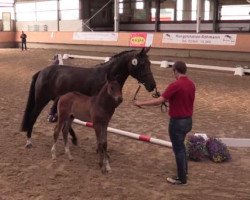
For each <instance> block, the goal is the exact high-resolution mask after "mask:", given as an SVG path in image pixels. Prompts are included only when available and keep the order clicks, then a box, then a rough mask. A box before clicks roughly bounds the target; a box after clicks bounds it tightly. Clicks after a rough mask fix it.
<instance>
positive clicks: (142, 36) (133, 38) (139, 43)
mask: <svg viewBox="0 0 250 200" xmlns="http://www.w3.org/2000/svg"><path fill="white" fill-rule="evenodd" d="M146 41H147V33H131V34H130V43H129V46H133V47H145V45H146Z"/></svg>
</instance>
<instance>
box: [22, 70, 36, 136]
mask: <svg viewBox="0 0 250 200" xmlns="http://www.w3.org/2000/svg"><path fill="white" fill-rule="evenodd" d="M39 73H40V71H39V72H37V73H36V74H34V75H33V77H32V82H31V85H30V90H29V97H28V101H27V104H26V109H25V112H24V116H23V121H22V125H21V131H28V130H29V129H30V128H31V127H30V126H32V125H31V124H30V117H31V114H32V110H33V108H34V106H35V84H36V80H37V77H38V75H39Z"/></svg>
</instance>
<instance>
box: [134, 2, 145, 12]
mask: <svg viewBox="0 0 250 200" xmlns="http://www.w3.org/2000/svg"><path fill="white" fill-rule="evenodd" d="M135 8H136V9H137V10H142V9H143V8H144V2H143V0H137V2H136V3H135Z"/></svg>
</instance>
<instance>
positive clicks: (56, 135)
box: [51, 123, 63, 160]
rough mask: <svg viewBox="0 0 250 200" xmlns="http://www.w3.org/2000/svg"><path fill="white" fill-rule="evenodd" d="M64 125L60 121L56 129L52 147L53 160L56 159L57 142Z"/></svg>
mask: <svg viewBox="0 0 250 200" xmlns="http://www.w3.org/2000/svg"><path fill="white" fill-rule="evenodd" d="M62 126H63V125H62V124H59V123H58V124H57V125H56V127H55V129H54V145H53V146H52V148H51V155H52V159H53V160H55V159H56V142H57V139H58V136H59V133H60V132H61V129H62Z"/></svg>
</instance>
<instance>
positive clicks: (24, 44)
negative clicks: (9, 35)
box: [20, 31, 27, 51]
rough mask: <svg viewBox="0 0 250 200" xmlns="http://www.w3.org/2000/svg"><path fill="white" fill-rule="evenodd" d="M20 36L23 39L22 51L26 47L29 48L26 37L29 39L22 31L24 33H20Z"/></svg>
mask: <svg viewBox="0 0 250 200" xmlns="http://www.w3.org/2000/svg"><path fill="white" fill-rule="evenodd" d="M20 38H21V40H22V51H23V49H24V48H25V50H27V45H26V39H27V35H26V34H25V33H24V32H23V31H22V34H21V35H20Z"/></svg>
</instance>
